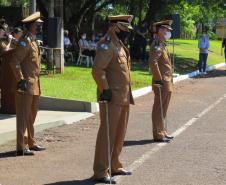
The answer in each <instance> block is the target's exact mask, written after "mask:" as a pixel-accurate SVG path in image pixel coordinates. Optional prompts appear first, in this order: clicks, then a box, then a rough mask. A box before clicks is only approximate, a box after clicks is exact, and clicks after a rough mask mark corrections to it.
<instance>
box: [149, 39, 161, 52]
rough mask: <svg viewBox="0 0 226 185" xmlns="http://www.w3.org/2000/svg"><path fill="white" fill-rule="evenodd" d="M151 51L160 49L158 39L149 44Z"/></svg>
mask: <svg viewBox="0 0 226 185" xmlns="http://www.w3.org/2000/svg"><path fill="white" fill-rule="evenodd" d="M151 49H152V51H160V50H161V44H160V42H159V40H154V41H153V42H152V44H151Z"/></svg>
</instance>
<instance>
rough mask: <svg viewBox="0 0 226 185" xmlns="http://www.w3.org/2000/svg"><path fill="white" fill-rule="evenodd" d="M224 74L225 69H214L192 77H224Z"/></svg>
mask: <svg viewBox="0 0 226 185" xmlns="http://www.w3.org/2000/svg"><path fill="white" fill-rule="evenodd" d="M225 76H226V70H214V71H210V72H208V73H207V74H205V75H198V76H196V77H194V78H196V79H197V78H216V77H225Z"/></svg>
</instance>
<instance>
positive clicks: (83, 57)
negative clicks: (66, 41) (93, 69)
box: [77, 42, 93, 67]
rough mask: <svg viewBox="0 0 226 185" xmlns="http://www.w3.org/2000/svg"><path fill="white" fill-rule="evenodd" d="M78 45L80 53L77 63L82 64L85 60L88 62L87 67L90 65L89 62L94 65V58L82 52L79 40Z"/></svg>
mask: <svg viewBox="0 0 226 185" xmlns="http://www.w3.org/2000/svg"><path fill="white" fill-rule="evenodd" d="M78 46H79V55H78V60H77V65H81V64H82V62H83V61H85V62H86V65H87V67H89V64H91V65H93V58H92V57H90V56H87V55H83V54H82V49H81V47H80V44H79V42H78Z"/></svg>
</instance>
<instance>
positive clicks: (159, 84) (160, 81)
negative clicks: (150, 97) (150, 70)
mask: <svg viewBox="0 0 226 185" xmlns="http://www.w3.org/2000/svg"><path fill="white" fill-rule="evenodd" d="M154 86H156V87H162V86H163V81H162V80H155V81H154Z"/></svg>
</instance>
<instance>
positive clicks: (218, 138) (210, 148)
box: [0, 71, 226, 185]
mask: <svg viewBox="0 0 226 185" xmlns="http://www.w3.org/2000/svg"><path fill="white" fill-rule="evenodd" d="M225 81H226V72H225V71H215V72H213V73H210V74H208V75H205V76H204V77H197V78H194V79H189V80H186V81H182V82H179V83H177V84H176V85H175V91H174V93H173V96H172V101H171V103H170V107H169V112H168V129H169V133H174V134H175V135H176V136H177V137H176V138H175V140H174V141H173V142H171V143H169V144H159V143H154V142H153V140H152V139H153V138H152V124H151V110H152V104H153V94H152V93H150V94H148V95H146V96H142V97H140V98H138V99H137V100H136V105H135V106H131V114H130V119H129V125H128V130H127V134H126V140H125V143H124V147H123V151H122V154H121V156H120V159H121V161H122V162H123V165H124V167H125V168H127V169H130V170H132V171H133V175H132V176H129V177H117V178H116V179H117V182H118V183H117V184H120V185H165V184H168V185H225V184H226V163H225V153H226V147H225V140H226V129H225V128H226V127H225V124H226V122H225V119H226V116H225V110H226V97H225V94H226V83H225ZM98 127H99V117H98V116H93V117H90V118H88V119H86V120H83V121H81V122H79V123H76V124H71V125H63V126H60V127H56V128H51V129H48V130H45V131H43V132H41V133H38V134H37V139H38V142H39V143H41V144H43V145H44V146H46V147H47V150H46V151H44V152H37V153H36V154H35V156H32V157H12V156H10V155H9V153H4V152H2V153H0V184H2V185H15V184H17V185H42V184H45V185H93V184H94V183H93V182H92V181H90V180H89V178H90V177H91V176H92V174H93V171H92V165H93V157H94V149H95V140H96V134H97V131H98ZM182 128H183V129H182ZM178 130H179V131H180V132H178ZM178 133H180V134H178ZM14 145H15V144H14V143H12V142H11V143H7V144H5V145H2V146H0V151H6V152H7V151H11V150H13V149H14V148H15V146H14Z"/></svg>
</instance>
